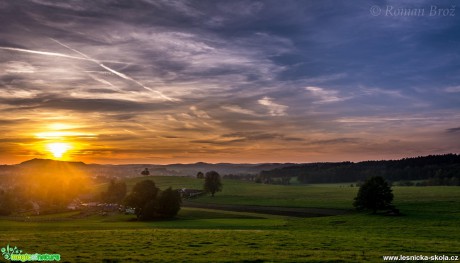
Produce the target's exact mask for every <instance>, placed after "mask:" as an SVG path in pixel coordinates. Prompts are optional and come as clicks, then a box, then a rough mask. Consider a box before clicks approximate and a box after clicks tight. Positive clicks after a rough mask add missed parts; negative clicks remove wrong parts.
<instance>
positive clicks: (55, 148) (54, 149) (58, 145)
mask: <svg viewBox="0 0 460 263" xmlns="http://www.w3.org/2000/svg"><path fill="white" fill-rule="evenodd" d="M46 148H47V149H48V151H50V152H51V154H52V155H53V156H54V158H62V156H63V155H64V154H65V153H66V152H67V151H68V150H70V149H71V148H72V146H71V145H70V144H68V143H65V142H54V143H48V144H47V145H46Z"/></svg>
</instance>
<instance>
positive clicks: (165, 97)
mask: <svg viewBox="0 0 460 263" xmlns="http://www.w3.org/2000/svg"><path fill="white" fill-rule="evenodd" d="M51 40H53V41H54V42H56V43H58V44H59V45H61V46H63V47H65V48H68V49H70V50H72V51H73V52H76V53H78V54H80V55H81V56H83V57H85V58H86V59H87V60H88V61H92V62H94V63H96V64H98V65H99V66H100V67H102V68H103V69H105V70H107V71H108V72H110V73H113V74H115V75H117V76H118V77H120V78H122V79H126V80H129V81H132V82H134V83H136V84H137V85H139V86H141V87H142V88H144V89H146V90H148V91H151V92H155V93H157V94H158V95H159V96H160V97H161V98H163V99H165V100H169V101H177V99H174V98H171V97H168V96H166V95H164V94H163V93H161V92H160V91H157V90H154V89H151V88H149V87H146V86H144V84H142V83H140V82H139V81H137V80H135V79H133V78H131V77H130V76H128V75H125V74H123V73H121V72H119V71H116V70H114V69H113V68H110V67H108V66H106V65H104V64H102V63H100V62H99V61H98V60H96V59H93V58H91V57H89V56H87V55H86V54H83V53H82V52H80V51H78V50H76V49H73V48H71V47H69V46H68V45H65V44H63V43H61V42H59V41H58V40H56V39H53V38H51Z"/></svg>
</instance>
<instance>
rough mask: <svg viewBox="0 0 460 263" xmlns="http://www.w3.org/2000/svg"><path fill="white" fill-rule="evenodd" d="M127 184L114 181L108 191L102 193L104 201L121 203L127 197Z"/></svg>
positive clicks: (110, 183)
mask: <svg viewBox="0 0 460 263" xmlns="http://www.w3.org/2000/svg"><path fill="white" fill-rule="evenodd" d="M126 189H127V187H126V183H125V182H122V181H118V180H116V179H112V180H110V182H109V186H108V187H107V191H106V192H103V193H102V199H103V200H104V201H106V202H108V203H120V202H122V201H123V199H124V198H125V196H126V191H127V190H126Z"/></svg>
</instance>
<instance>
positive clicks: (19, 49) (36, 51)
mask: <svg viewBox="0 0 460 263" xmlns="http://www.w3.org/2000/svg"><path fill="white" fill-rule="evenodd" d="M0 49H3V50H10V51H18V52H25V53H31V54H37V55H45V56H52V57H63V58H71V59H78V60H88V59H87V58H82V57H75V56H69V55H66V54H62V53H55V52H46V51H38V50H30V49H23V48H14V47H0Z"/></svg>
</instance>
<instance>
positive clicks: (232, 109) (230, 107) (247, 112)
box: [221, 105, 258, 116]
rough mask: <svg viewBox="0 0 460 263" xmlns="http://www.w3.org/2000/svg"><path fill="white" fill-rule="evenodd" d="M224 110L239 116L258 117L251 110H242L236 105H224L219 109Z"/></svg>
mask: <svg viewBox="0 0 460 263" xmlns="http://www.w3.org/2000/svg"><path fill="white" fill-rule="evenodd" d="M221 108H222V109H224V110H227V111H230V112H235V113H239V114H245V115H251V116H258V114H257V113H255V112H254V111H252V110H249V109H243V108H241V107H240V106H238V105H224V106H222V107H221Z"/></svg>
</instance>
